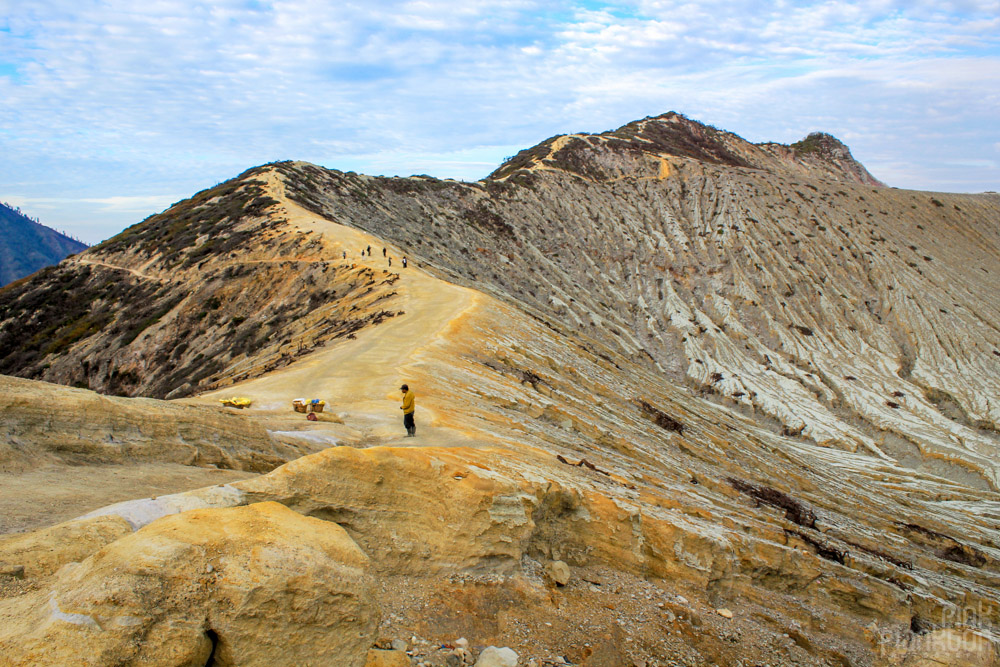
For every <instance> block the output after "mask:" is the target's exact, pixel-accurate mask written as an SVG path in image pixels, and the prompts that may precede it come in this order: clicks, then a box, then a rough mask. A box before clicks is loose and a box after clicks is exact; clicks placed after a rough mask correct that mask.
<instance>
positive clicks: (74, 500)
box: [0, 463, 254, 534]
mask: <svg viewBox="0 0 1000 667" xmlns="http://www.w3.org/2000/svg"><path fill="white" fill-rule="evenodd" d="M253 476H254V473H249V472H243V471H239V470H219V469H216V468H195V467H192V466H185V465H180V464H177V463H144V464H137V465H89V466H64V465H55V466H46V467H44V468H39V469H38V470H32V471H30V472H26V473H0V534H4V533H20V532H25V531H29V530H35V529H38V528H42V527H44V526H50V525H53V524H56V523H60V522H62V521H68V520H70V519H74V518H76V517H78V516H80V515H81V514H86V513H87V512H90V511H92V510H95V509H98V508H100V507H104V506H105V505H110V504H112V503H117V502H121V501H123V500H131V499H133V498H144V497H148V496H151V495H164V494H168V493H178V492H180V491H188V490H190V489H197V488H201V487H203V486H212V485H213V484H225V483H227V482H234V481H236V480H238V479H246V478H247V477H253Z"/></svg>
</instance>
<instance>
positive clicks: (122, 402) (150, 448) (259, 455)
mask: <svg viewBox="0 0 1000 667" xmlns="http://www.w3.org/2000/svg"><path fill="white" fill-rule="evenodd" d="M0 434H2V437H0V472H17V471H24V470H28V469H31V468H36V467H38V466H42V465H51V464H57V463H58V464H68V465H88V464H99V463H117V464H122V463H136V462H143V461H160V462H172V463H181V464H184V465H190V466H212V467H215V468H229V469H234V470H249V471H253V472H266V471H268V470H271V469H273V468H275V467H277V466H279V465H281V464H282V463H284V462H286V461H290V460H292V459H294V458H297V457H298V456H301V455H302V454H303V453H305V451H306V450H304V449H303V448H301V447H299V448H296V447H294V446H290V445H283V444H281V443H278V442H275V441H274V440H272V438H271V436H270V435H269V434H268V432H267V430H266V429H265V428H264V427H263V426H261V425H260V424H258V423H256V422H253V421H252V420H247V419H245V418H243V417H242V416H241V415H239V414H232V413H230V412H227V411H225V410H223V409H221V407H220V408H212V407H205V406H193V405H179V404H176V403H165V402H163V401H153V400H149V399H127V398H116V397H109V396H101V395H100V394H97V393H95V392H92V391H88V390H85V389H71V388H67V387H60V386H58V385H52V384H48V383H44V382H33V381H30V380H22V379H19V378H12V377H5V376H0Z"/></svg>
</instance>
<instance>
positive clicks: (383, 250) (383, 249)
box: [382, 248, 385, 257]
mask: <svg viewBox="0 0 1000 667" xmlns="http://www.w3.org/2000/svg"><path fill="white" fill-rule="evenodd" d="M382 256H383V257H385V248H382Z"/></svg>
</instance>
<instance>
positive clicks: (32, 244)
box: [0, 202, 88, 287]
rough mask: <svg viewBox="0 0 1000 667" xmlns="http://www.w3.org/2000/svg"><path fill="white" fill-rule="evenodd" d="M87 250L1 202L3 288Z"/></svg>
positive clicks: (0, 253)
mask: <svg viewBox="0 0 1000 667" xmlns="http://www.w3.org/2000/svg"><path fill="white" fill-rule="evenodd" d="M87 247H88V246H87V244H85V243H82V242H80V241H77V240H75V239H71V238H70V237H68V236H66V235H65V234H63V233H61V232H57V231H56V230H54V229H51V228H50V227H46V226H45V225H42V224H40V223H38V222H37V221H35V220H32V219H31V218H29V217H27V216H26V215H24V214H23V213H21V212H20V211H19V210H17V209H15V208H13V207H11V206H8V205H7V204H5V203H3V202H0V287H2V286H3V285H7V284H9V283H12V282H14V281H15V280H20V279H21V278H24V277H25V276H29V275H31V274H32V273H34V272H35V271H38V270H39V269H42V268H44V267H46V266H51V265H53V264H58V263H59V262H60V261H62V260H63V259H64V258H65V257H66V256H67V255H72V254H74V253H77V252H80V251H82V250H85V249H86V248H87Z"/></svg>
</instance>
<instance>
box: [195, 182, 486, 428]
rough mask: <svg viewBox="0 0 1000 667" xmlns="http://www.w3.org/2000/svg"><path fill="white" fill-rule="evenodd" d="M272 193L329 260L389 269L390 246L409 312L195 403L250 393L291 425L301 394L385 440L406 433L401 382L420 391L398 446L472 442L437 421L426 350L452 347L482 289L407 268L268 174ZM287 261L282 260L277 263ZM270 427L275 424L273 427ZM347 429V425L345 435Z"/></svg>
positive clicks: (257, 412)
mask: <svg viewBox="0 0 1000 667" xmlns="http://www.w3.org/2000/svg"><path fill="white" fill-rule="evenodd" d="M266 179H267V181H268V186H267V187H268V189H270V190H271V191H272V196H274V197H275V198H276V199H278V200H279V201H281V202H282V204H281V205H280V206H281V207H282V208H284V209H285V210H284V211H283V212H282V214H283V217H285V218H286V219H287V220H288V221H289V223H290V224H291V225H293V226H295V227H297V228H299V229H301V230H303V231H312V232H319V233H322V234H323V239H324V243H325V244H326V252H327V253H328V254H329V259H330V260H335V259H340V258H341V257H342V252H345V251H346V252H347V253H348V256H349V257H352V261H354V262H355V263H357V264H359V265H362V266H369V267H371V268H372V269H374V270H379V271H380V270H382V269H387V268H389V266H388V260H387V259H386V258H383V257H382V248H383V247H386V248H387V251H388V255H389V257H392V259H393V265H392V267H391V270H393V271H398V272H399V275H400V279H399V281H397V282H396V283H395V285H394V288H395V289H396V291H397V295H398V296H397V301H396V303H397V307H398V308H399V309H400V310H402V311H403V312H404V314H403V315H400V316H397V317H394V318H392V319H390V320H388V321H386V322H383V323H382V324H380V325H378V326H376V327H373V328H370V329H365V330H362V331H359V332H358V333H357V338H356V339H355V340H343V341H338V342H337V343H334V344H331V346H330V347H329V349H325V350H320V351H317V352H314V353H312V354H310V355H309V356H307V357H306V358H304V359H302V360H301V361H298V362H296V363H294V364H292V365H291V366H289V367H287V368H284V369H281V370H278V371H274V372H272V373H270V374H268V375H265V376H264V377H260V378H256V379H253V380H249V381H247V382H243V383H240V384H237V385H233V386H229V387H226V388H224V389H221V390H218V391H214V392H210V393H206V394H202V395H201V396H199V397H198V398H196V399H191V400H192V401H194V402H201V403H204V402H210V403H216V401H218V399H219V398H223V397H228V396H235V395H239V396H247V397H249V398H251V399H253V401H254V403H253V408H252V409H251V412H248V413H247V414H248V415H249V414H252V415H254V416H255V417H257V418H260V419H263V420H264V421H265V422H267V421H269V420H270V421H274V422H278V421H281V422H282V423H285V422H286V421H287V418H288V413H289V412H290V410H291V402H292V400H293V399H295V398H300V397H301V398H306V399H312V398H320V399H323V400H325V401H326V402H327V407H326V410H327V411H329V412H334V413H338V414H341V415H343V417H344V420H345V422H346V425H348V426H350V427H351V428H353V429H354V430H355V431H356V432H357V434H358V437H359V439H360V440H364V441H367V442H371V443H384V442H389V441H392V440H399V439H401V438H402V436H404V435H405V433H404V431H403V428H402V413H401V412H400V410H399V405H400V402H401V394H400V392H399V386H400V384H401V383H403V382H407V383H409V384H410V386H411V387H412V388H413V389H414V391H415V392H416V395H417V433H418V435H417V437H416V438H414V439H412V440H402V441H400V442H399V443H397V444H411V443H412V444H413V445H433V446H442V445H453V444H462V445H466V446H467V445H469V444H470V443H469V441H468V437H467V436H466V435H465V434H463V433H460V432H456V431H454V430H452V429H445V428H443V427H441V428H438V427H435V426H434V423H435V421H436V414H437V411H438V410H439V409H441V406H439V405H436V404H435V401H434V398H433V397H434V391H433V383H434V379H433V375H434V373H433V369H430V368H427V367H426V365H425V362H424V355H423V354H422V353H423V351H424V350H426V349H428V348H430V347H432V346H435V345H441V344H446V340H445V332H446V331H447V330H448V328H449V326H450V325H451V324H452V323H453V322H455V321H456V320H458V319H461V318H462V317H464V316H465V315H466V314H467V313H469V312H470V311H471V310H472V309H474V308H475V307H476V304H477V301H478V300H479V299H480V298H481V297H480V296H479V295H478V294H477V293H476V292H474V291H472V290H469V289H466V288H463V287H459V286H457V285H452V284H450V283H447V282H444V281H442V280H440V279H438V278H434V277H432V276H430V275H428V274H427V273H425V272H423V271H421V270H420V269H418V268H415V267H414V265H413V264H412V263H411V264H410V266H409V267H408V268H406V269H404V268H402V266H401V262H400V259H401V258H402V256H403V255H404V253H402V252H401V251H400V250H399V249H398V248H395V247H391V246H388V245H386V244H385V243H384V242H383V241H382V240H381V239H378V238H376V237H374V236H371V235H369V234H366V233H364V232H362V231H360V230H357V229H353V228H350V227H345V226H343V225H339V224H337V223H334V222H330V221H328V220H325V219H323V218H320V217H318V216H316V215H314V214H312V213H310V212H308V211H306V210H305V209H303V208H301V207H299V206H297V205H295V204H294V203H292V202H290V201H289V200H288V199H287V198H286V197H285V196H284V187H283V184H282V183H281V182H280V180H279V179H278V178H277V176H276V175H275V174H274V173H273V172H272V173H269V174H267V175H266ZM368 246H371V248H372V256H371V257H365V258H364V259H361V260H358V259H357V252H358V249H360V248H365V247H368ZM278 261H284V260H278ZM269 427H270V426H269ZM303 427H304V428H308V429H309V431H310V432H316V431H323V430H324V429H328V428H329V427H328V426H324V425H323V424H322V423H321V422H320V423H315V424H307V423H306V422H305V418H304V416H303ZM342 432H343V431H342V430H341V433H342Z"/></svg>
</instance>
